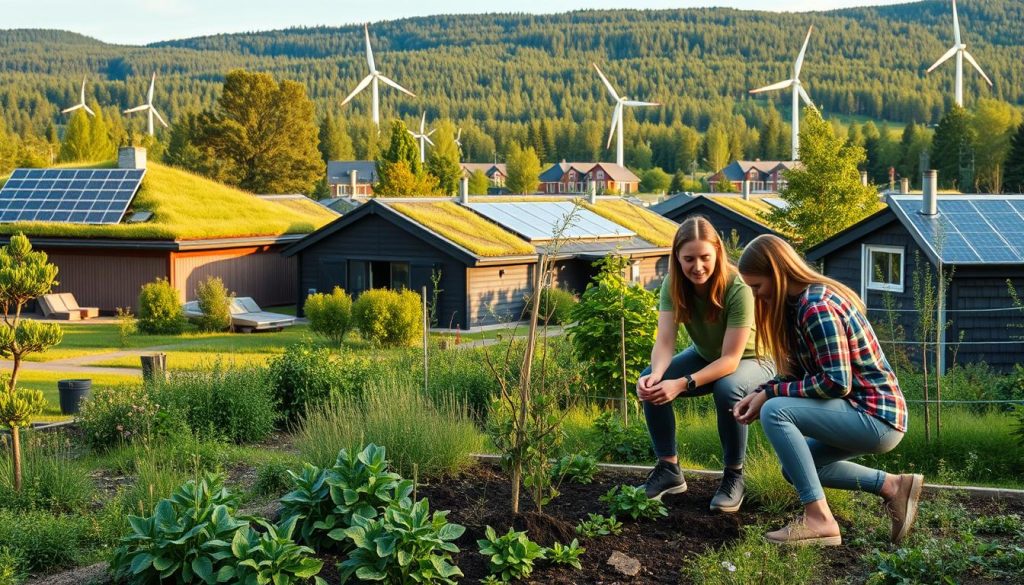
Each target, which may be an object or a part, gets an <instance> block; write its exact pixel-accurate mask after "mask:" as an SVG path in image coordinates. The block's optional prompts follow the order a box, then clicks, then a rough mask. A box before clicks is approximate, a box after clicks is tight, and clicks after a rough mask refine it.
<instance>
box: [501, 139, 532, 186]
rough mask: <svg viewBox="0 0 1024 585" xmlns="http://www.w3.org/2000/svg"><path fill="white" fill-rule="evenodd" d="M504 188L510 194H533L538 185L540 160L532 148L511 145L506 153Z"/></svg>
mask: <svg viewBox="0 0 1024 585" xmlns="http://www.w3.org/2000/svg"><path fill="white" fill-rule="evenodd" d="M506 168H507V170H508V178H507V179H505V187H506V188H507V189H508V190H509V191H510V192H512V193H535V192H536V191H537V187H538V185H540V159H539V158H537V153H536V152H534V151H533V148H532V147H529V146H528V147H526V148H522V147H520V146H519V145H518V144H516V143H513V144H512V148H511V150H510V151H509V153H508V163H507V166H506Z"/></svg>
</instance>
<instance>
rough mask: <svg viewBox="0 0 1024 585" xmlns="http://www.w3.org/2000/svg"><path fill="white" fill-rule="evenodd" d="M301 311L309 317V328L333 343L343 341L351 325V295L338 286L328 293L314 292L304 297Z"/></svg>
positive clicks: (336, 343) (338, 343)
mask: <svg viewBox="0 0 1024 585" xmlns="http://www.w3.org/2000/svg"><path fill="white" fill-rule="evenodd" d="M302 311H303V312H304V313H305V314H306V318H307V319H309V329H310V330H311V331H312V332H313V333H316V334H317V335H321V336H323V337H325V338H327V339H329V340H330V341H331V342H333V343H334V344H335V345H341V344H342V343H343V342H344V341H345V335H346V334H347V333H348V330H349V329H350V328H351V327H352V297H351V296H350V295H349V294H348V293H346V292H345V289H343V288H341V287H339V286H336V287H334V290H333V291H331V293H330V294H327V293H315V294H311V295H309V296H308V297H306V303H305V304H304V305H303V306H302Z"/></svg>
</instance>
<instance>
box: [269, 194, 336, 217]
mask: <svg viewBox="0 0 1024 585" xmlns="http://www.w3.org/2000/svg"><path fill="white" fill-rule="evenodd" d="M257 197H259V198H260V199H262V200H264V201H270V202H271V203H276V204H278V205H280V206H282V207H284V208H286V209H291V210H294V211H298V212H300V213H305V214H307V215H310V216H314V217H316V216H319V217H322V218H324V219H325V220H327V221H331V220H332V219H334V218H336V217H338V216H339V215H340V214H339V213H338V211H337V210H335V209H332V208H330V207H328V206H326V205H322V204H321V203H320V202H318V201H313V200H312V199H310V198H309V197H306V196H305V195H302V194H301V193H294V194H287V195H257Z"/></svg>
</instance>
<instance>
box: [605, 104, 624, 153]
mask: <svg viewBox="0 0 1024 585" xmlns="http://www.w3.org/2000/svg"><path fill="white" fill-rule="evenodd" d="M621 118H622V102H619V103H617V104H615V113H614V114H612V129H611V130H610V131H609V132H608V145H607V146H605V148H611V147H612V137H613V136H615V126H616V125H617V124H618V123H619V120H620V119H621Z"/></svg>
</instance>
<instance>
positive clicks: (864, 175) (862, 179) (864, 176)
mask: <svg viewBox="0 0 1024 585" xmlns="http://www.w3.org/2000/svg"><path fill="white" fill-rule="evenodd" d="M860 184H861V185H864V186H865V187H867V186H868V172H867V171H861V172H860Z"/></svg>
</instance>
